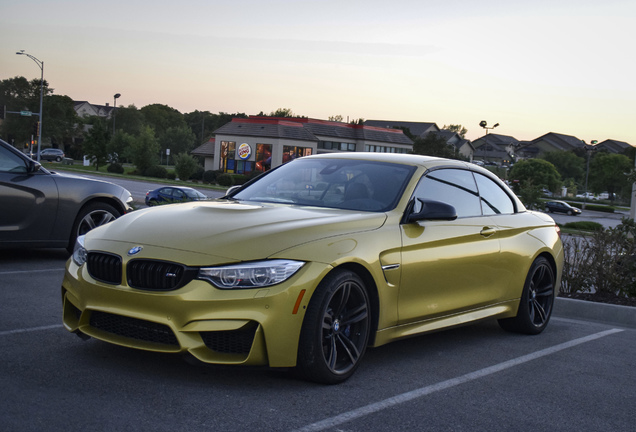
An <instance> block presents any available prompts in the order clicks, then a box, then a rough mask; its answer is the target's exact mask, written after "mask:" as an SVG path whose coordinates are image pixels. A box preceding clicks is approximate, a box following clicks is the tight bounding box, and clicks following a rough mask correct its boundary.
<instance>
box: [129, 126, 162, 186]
mask: <svg viewBox="0 0 636 432" xmlns="http://www.w3.org/2000/svg"><path fill="white" fill-rule="evenodd" d="M160 149H161V148H160V147H159V143H158V142H157V139H156V138H155V133H154V131H153V130H152V128H151V127H150V126H144V127H143V128H142V129H141V133H140V134H139V136H137V137H135V139H134V140H133V142H132V145H131V146H130V151H129V153H128V155H129V157H130V160H131V161H132V163H133V164H134V165H135V166H136V167H137V171H138V172H139V173H140V174H143V173H144V172H145V171H146V170H148V168H150V167H153V166H155V165H157V164H158V162H159V151H160Z"/></svg>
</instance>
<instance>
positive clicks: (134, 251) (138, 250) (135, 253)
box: [128, 246, 143, 256]
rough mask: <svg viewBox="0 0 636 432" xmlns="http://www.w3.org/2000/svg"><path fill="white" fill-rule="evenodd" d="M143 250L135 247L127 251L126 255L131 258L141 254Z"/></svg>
mask: <svg viewBox="0 0 636 432" xmlns="http://www.w3.org/2000/svg"><path fill="white" fill-rule="evenodd" d="M142 249H143V247H141V246H135V247H134V248H132V249H130V250H129V251H128V255H130V256H132V255H137V254H138V253H139V252H141V250H142Z"/></svg>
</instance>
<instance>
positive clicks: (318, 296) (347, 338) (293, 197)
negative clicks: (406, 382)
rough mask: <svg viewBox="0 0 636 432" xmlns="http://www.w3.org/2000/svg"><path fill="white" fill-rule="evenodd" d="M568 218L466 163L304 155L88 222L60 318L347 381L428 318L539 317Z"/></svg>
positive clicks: (134, 342)
mask: <svg viewBox="0 0 636 432" xmlns="http://www.w3.org/2000/svg"><path fill="white" fill-rule="evenodd" d="M559 234H560V232H559V229H558V227H557V226H556V224H555V223H554V221H553V220H552V219H551V218H550V217H549V216H547V215H545V214H543V213H535V212H532V211H528V210H526V209H525V208H524V206H523V204H522V203H521V202H520V201H519V200H518V199H517V197H516V196H515V195H514V194H513V193H512V192H511V191H510V190H509V189H508V187H507V186H506V185H505V184H504V183H503V182H502V181H501V180H499V179H498V178H497V177H495V176H494V175H493V174H491V173H490V172H489V171H487V170H485V169H482V168H480V167H478V166H476V165H473V164H470V163H466V162H460V161H452V160H446V159H439V158H432V157H425V156H416V155H400V154H380V153H354V154H325V155H315V156H309V157H305V158H300V159H296V160H294V161H292V162H289V163H287V164H285V165H282V166H280V167H278V168H275V169H273V170H270V171H268V172H267V173H265V174H263V175H261V176H260V177H258V178H256V179H255V180H253V181H251V182H248V183H246V184H245V185H243V186H241V187H239V188H237V189H233V190H231V191H230V192H228V194H227V195H226V196H225V197H223V198H220V199H217V200H211V201H196V202H190V203H184V204H170V205H166V206H160V207H153V208H148V209H144V210H138V211H134V212H132V213H130V214H127V215H125V216H123V217H121V218H119V219H117V220H115V221H113V222H111V223H109V224H106V225H104V226H101V227H99V228H96V229H94V230H92V231H90V232H89V233H87V234H86V235H85V236H80V237H79V238H78V240H77V244H76V246H75V251H74V254H73V256H72V257H71V258H70V259H69V261H68V263H67V266H66V273H65V277H64V281H63V284H62V298H63V308H64V311H63V320H64V326H65V327H66V328H67V329H68V330H69V331H71V332H74V333H76V334H78V335H79V336H81V337H83V338H88V337H93V338H96V339H100V340H103V341H106V342H110V343H114V344H118V345H123V346H126V347H131V348H138V349H144V350H150V351H157V352H166V353H184V354H189V355H192V356H194V357H195V358H197V359H199V360H201V361H203V362H207V363H216V364H236V365H239V364H241V365H267V366H270V367H284V368H294V369H295V370H296V371H298V372H300V373H301V374H302V375H303V376H304V377H305V378H306V379H309V380H312V381H316V382H320V383H331V384H333V383H339V382H342V381H344V380H346V379H347V378H349V377H350V376H351V375H352V374H353V373H354V372H355V370H356V368H357V367H358V365H359V364H360V361H361V360H362V358H363V356H364V354H365V351H366V349H367V347H378V346H381V345H384V344H386V343H388V342H391V341H394V340H397V339H401V338H405V337H411V336H415V335H418V334H421V333H424V332H429V331H436V330H440V329H442V328H446V327H451V326H457V325H463V324H466V323H470V322H474V321H477V320H482V319H497V320H498V322H499V324H500V325H501V327H502V328H504V329H505V330H509V331H516V332H521V333H527V334H538V333H540V332H542V331H543V330H544V329H545V328H546V326H547V325H548V322H549V320H550V315H551V312H552V306H553V302H554V297H555V296H556V295H557V292H558V287H559V284H560V280H561V272H562V268H563V247H562V244H561V240H560V236H559Z"/></svg>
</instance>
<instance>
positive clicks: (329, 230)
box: [87, 200, 386, 261]
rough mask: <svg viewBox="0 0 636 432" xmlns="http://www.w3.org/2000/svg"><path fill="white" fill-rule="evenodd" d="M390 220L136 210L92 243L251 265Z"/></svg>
mask: <svg viewBox="0 0 636 432" xmlns="http://www.w3.org/2000/svg"><path fill="white" fill-rule="evenodd" d="M385 220H386V214H385V213H372V212H356V211H347V210H337V209H326V208H313V207H298V206H289V205H279V204H247V203H239V202H232V201H226V200H215V201H205V202H201V201H198V202H188V203H184V204H170V205H164V206H160V207H153V208H149V209H144V210H138V211H134V212H132V213H130V214H128V215H126V216H124V217H122V218H120V219H118V220H116V221H114V222H111V223H109V224H107V225H104V226H103V227H100V228H99V229H96V230H94V231H92V232H91V233H89V234H88V236H89V238H88V239H87V240H90V239H91V238H93V237H95V238H99V239H102V240H107V241H117V242H125V243H127V244H130V245H139V246H155V247H160V248H169V249H176V250H181V251H187V252H194V253H198V254H205V255H207V256H215V257H217V258H224V259H228V260H232V261H249V260H256V259H264V258H268V257H271V256H273V255H275V254H277V253H280V252H281V251H284V250H285V249H288V248H291V247H294V246H297V245H300V244H303V243H308V242H312V241H315V240H319V239H324V238H327V237H334V236H339V235H344V234H351V233H355V232H362V231H370V230H375V229H378V228H379V227H381V226H382V225H383V224H384V222H385Z"/></svg>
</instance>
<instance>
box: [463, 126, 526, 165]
mask: <svg viewBox="0 0 636 432" xmlns="http://www.w3.org/2000/svg"><path fill="white" fill-rule="evenodd" d="M472 144H473V147H474V148H475V153H474V156H473V158H474V160H475V161H484V162H494V163H496V164H498V165H508V164H510V163H512V162H513V160H514V159H513V157H514V153H513V151H512V149H514V148H516V147H517V146H518V145H519V140H517V139H516V138H515V137H512V136H509V135H501V134H495V133H491V134H487V135H484V136H483V137H480V138H477V139H476V140H474V141H473V143H472Z"/></svg>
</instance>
